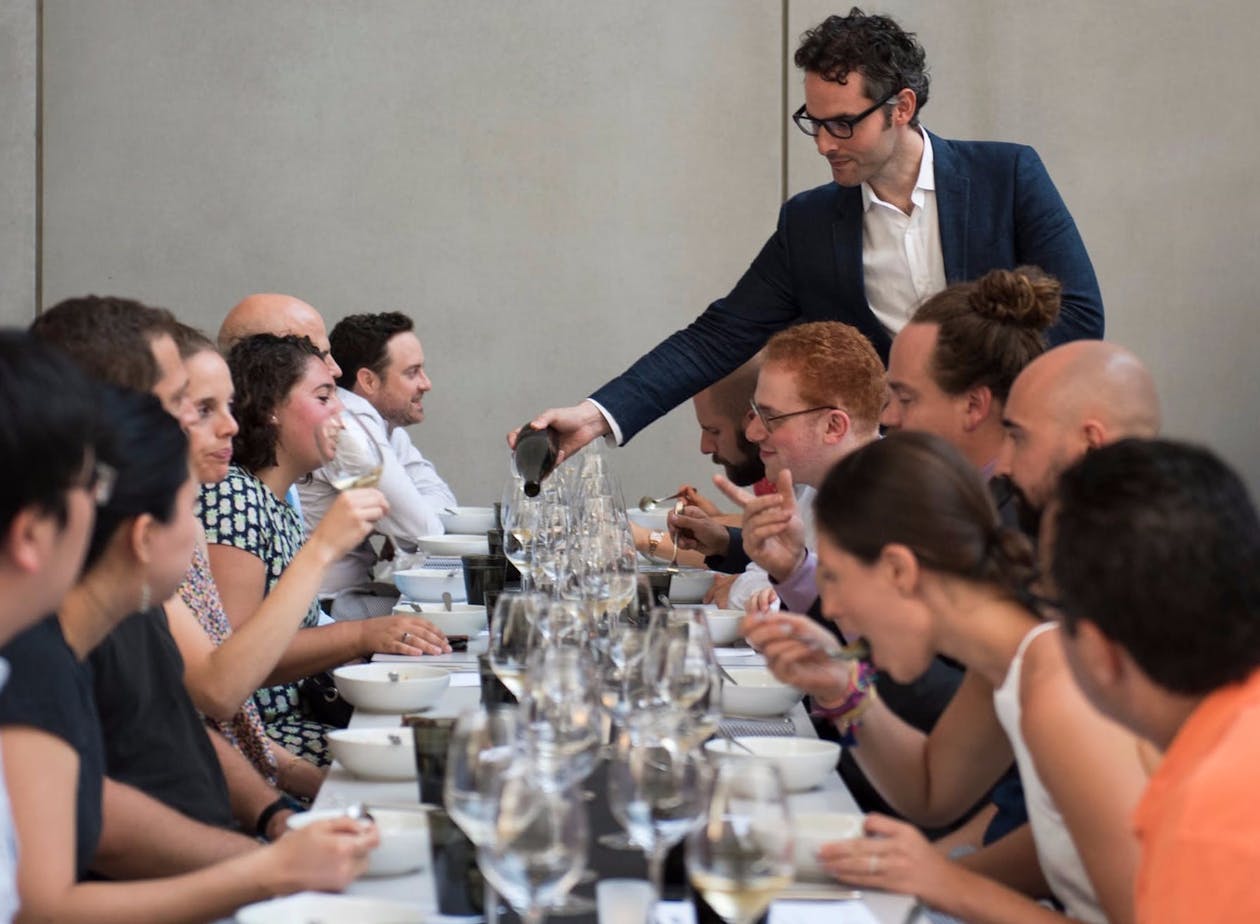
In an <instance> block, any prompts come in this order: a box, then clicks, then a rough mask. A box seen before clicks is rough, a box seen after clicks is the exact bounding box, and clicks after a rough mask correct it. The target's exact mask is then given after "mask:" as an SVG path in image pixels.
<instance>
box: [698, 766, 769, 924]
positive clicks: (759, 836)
mask: <svg viewBox="0 0 1260 924" xmlns="http://www.w3.org/2000/svg"><path fill="white" fill-rule="evenodd" d="M686 853H687V877H688V879H690V881H691V885H692V887H693V888H694V889H695V890H696V891H697V892H699V893H700V895H701V896H702V897H703V898H704V900H705V901H706V902H708V904H709V907H711V908H712V909H713V910H714V911H715V912H717V913H718V915H720V916H721V918H722V920H724V921H726V924H753V922H754V921H756V920H757V919H758V918H760V917H761V915H762V914H764V913H765V911H766V909H767V908H769V907H770V903H771V902H772V901H774V899H775V898H776V897H777V896H778V895H779V893H780V892H782V891H783V890H784V889H786V888H787V887H788V886H789V885H791V884H792V871H793V867H792V819H791V817H790V815H789V813H788V808H787V799H786V797H785V795H784V792H783V780H782V779H781V778H780V776H779V770H778V768H777V767H775V766H774V764H772V763H770V762H769V761H763V760H758V759H755V758H751V757H738V758H727V759H725V760H723V761H721V762H720V763H719V764H718V770H717V775H716V776H715V778H714V783H713V795H712V797H711V798H710V799H709V815H708V820H707V821H706V822H705V823H704V824H703V825H701V826H699V827H698V828H696V829H695V830H694V831H692V832H691V834H689V835H688V837H687V848H686Z"/></svg>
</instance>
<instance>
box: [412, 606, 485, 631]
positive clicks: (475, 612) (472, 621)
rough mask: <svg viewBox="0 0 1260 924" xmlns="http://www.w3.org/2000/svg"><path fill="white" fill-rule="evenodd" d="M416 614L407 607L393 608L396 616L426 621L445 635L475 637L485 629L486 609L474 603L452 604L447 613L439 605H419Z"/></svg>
mask: <svg viewBox="0 0 1260 924" xmlns="http://www.w3.org/2000/svg"><path fill="white" fill-rule="evenodd" d="M420 609H421V612H419V613H417V612H416V611H415V610H413V609H412V608H411V607H409V606H403V605H401V604H400V605H399V606H396V607H394V615H396V616H419V617H420V618H421V619H427V620H428V621H429V622H431V623H433V625H435V626H437V627H438V629H439V630H441V631H442V633H443V634H445V635H476V634H477V633H478V632H480V631H481V630H482V629H484V628H485V627H486V608H485V607H484V606H478V605H477V604H475V603H452V604H451V609H450V612H447V610H446V609H445V608H443V606H442V604H440V603H421V604H420Z"/></svg>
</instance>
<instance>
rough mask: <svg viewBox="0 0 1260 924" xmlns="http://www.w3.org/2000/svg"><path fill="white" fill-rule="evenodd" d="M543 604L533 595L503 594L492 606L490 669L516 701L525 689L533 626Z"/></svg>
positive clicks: (540, 597)
mask: <svg viewBox="0 0 1260 924" xmlns="http://www.w3.org/2000/svg"><path fill="white" fill-rule="evenodd" d="M544 602H545V598H543V597H542V596H541V595H539V594H535V593H529V592H523V593H503V594H500V595H499V599H498V602H496V603H495V606H494V620H493V623H492V625H491V627H490V643H489V649H488V651H487V654H488V655H489V659H490V668H491V669H492V670H493V671H494V675H495V676H496V677H498V678H499V680H500V681H501V682H502V683H503V685H504V686H505V687H507V688H508V690H510V691H511V693H512V695H513V696H515V697H516V698H517V699H520V698H521V694H522V693H523V692H524V689H525V672H526V668H527V667H528V664H529V653H530V651H531V650H532V648H531V645H532V642H531V636H532V635H533V634H534V633H535V632H536V631H537V630H536V629H535V628H534V623H535V621H536V620H537V618H538V609H539V607H540V606H541V605H542V604H543V603H544Z"/></svg>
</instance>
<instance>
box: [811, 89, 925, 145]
mask: <svg viewBox="0 0 1260 924" xmlns="http://www.w3.org/2000/svg"><path fill="white" fill-rule="evenodd" d="M901 89H902V90H904V89H905V87H902V88H901ZM899 93H901V90H894V91H893V92H891V93H889V94H888V95H887V96H885V97H884V98H883V99H881V100H880V101H879V102H878V103H876V104H875V105H873V106H871V107H870V108H869V109H863V110H862V111H861V112H859V113H858V114H857V115H855V116H834V117H832V118H830V119H815V118H814V117H813V116H812V115H810V114H809V113H807V112H806V111H805V104H804V103H801V108H800V109H798V110H796V112H794V113H792V121H793V122H795V123H796V127H797V128H799V129H800V130H801V131H802V132H804V133H805V134H807V135H809V137H811V138H817V137H818V132H819V130H820V129H823V128H825V129H826V130H827V134H829V135H830V136H831V137H832V138H836V139H837V140H840V141H846V140H848V139H849V138H852V137H853V129H854V128H855V127H857V124H858V123H859V122H861V121H862V120H863V119H865V118H866V117H867V116H869V115H870V114H871V113H873V112H875V111H877V110H878V109H879V108H880V107H881V106H887V105H888V104H889V103H890V102H891V101H892V100H893V99H894V98H896V96H897V95H898V94H899ZM841 125H843V126H844V127H845V128H846V129H848V134H847V135H841V134H839V133H837V131H836V128H838V127H839V126H841ZM833 126H836V128H833ZM811 127H812V128H813V129H814V131H810V130H809V129H810V128H811Z"/></svg>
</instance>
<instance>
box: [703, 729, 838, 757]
mask: <svg viewBox="0 0 1260 924" xmlns="http://www.w3.org/2000/svg"><path fill="white" fill-rule="evenodd" d="M734 739H735V741H736V744H732V743H731V742H730V741H728V740H727V739H725V738H712V739H710V740H708V741H706V742H705V743H704V747H705V749H706V750H708V749H710V748H712V749H713V750H715V751H718V752H719V753H721V754H731V755H733V756H735V757H759V758H762V759H764V760H776V761H777V760H787V759H788V758H791V757H821V756H822V755H823V754H828V753H831V754H839V753H840V745H839V744H837V743H836V742H834V741H828V740H826V739H825V738H806V737H803V736H802V735H773V736H771V735H735V736H734ZM784 741H793V742H800V743H802V744H804V745H806V746H813V745H817V746H818V749H817V750H815V751H814V752H813V753H812V754H810V753H805V752H801V751H799V750H798V751H797V752H796V753H795V754H788V753H782V752H780V753H778V754H776V753H774V752H772V751H766V752H764V753H754V754H749V753H748V752H747V751H744V750H742V749H741V748H739V747H738V745H739V744H742V745H745V746H747V747H750V748H753V749H754V750H756V743H757V742H773V743H775V744H781V743H782V742H784ZM718 745H721V747H720V748H719V747H718ZM766 746H767V747H769V746H770V745H769V743H767V745H766ZM798 746H799V745H794V747H798Z"/></svg>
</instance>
